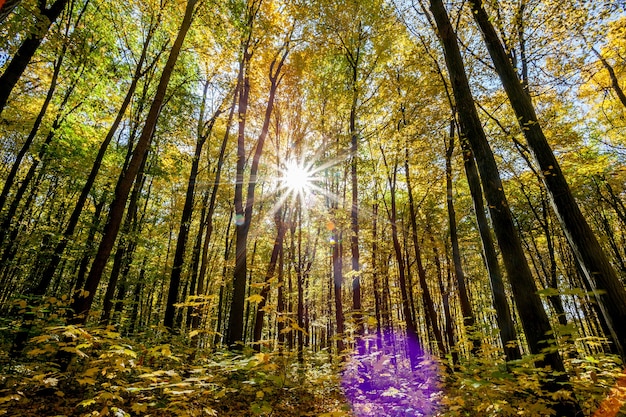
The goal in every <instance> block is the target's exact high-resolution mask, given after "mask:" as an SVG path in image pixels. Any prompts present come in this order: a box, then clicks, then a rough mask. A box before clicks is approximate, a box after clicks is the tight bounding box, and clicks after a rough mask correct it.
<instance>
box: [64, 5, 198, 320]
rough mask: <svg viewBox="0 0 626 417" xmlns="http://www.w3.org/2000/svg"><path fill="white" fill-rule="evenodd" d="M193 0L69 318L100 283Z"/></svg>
mask: <svg viewBox="0 0 626 417" xmlns="http://www.w3.org/2000/svg"><path fill="white" fill-rule="evenodd" d="M197 2H198V0H188V1H187V5H186V8H185V16H184V17H183V21H182V23H181V26H180V28H179V30H178V34H177V35H176V40H175V41H174V45H173V46H172V49H171V51H170V55H169V57H168V59H167V62H166V64H165V68H164V69H163V73H162V74H161V79H160V80H159V85H158V86H157V90H156V94H155V97H154V99H153V101H152V104H151V106H150V110H149V112H148V115H147V117H146V122H145V124H144V127H143V130H142V132H141V135H140V137H139V139H138V141H137V145H136V147H135V150H134V151H133V157H132V158H131V160H130V163H129V164H128V168H127V169H126V171H125V172H124V173H122V175H121V176H120V178H119V180H118V182H117V186H116V188H115V197H114V199H113V202H112V203H111V206H110V208H109V218H108V222H107V226H106V228H105V233H104V236H103V237H102V240H101V241H100V245H99V247H98V252H97V253H96V257H95V259H94V261H93V264H92V266H91V270H90V271H89V275H88V276H87V280H86V282H85V291H83V293H82V294H80V295H78V296H77V297H76V298H75V300H74V302H73V303H72V310H73V317H72V320H71V322H73V323H81V324H82V323H84V322H85V321H86V320H87V314H88V312H89V310H90V309H91V303H92V302H93V299H94V296H95V293H96V290H97V289H98V285H99V284H100V280H101V278H102V274H103V272H104V268H105V266H106V264H107V261H108V259H109V256H110V254H111V250H112V248H113V245H114V243H115V239H116V238H117V234H118V232H119V229H120V224H121V222H122V216H123V214H124V208H125V206H126V200H127V198H128V194H129V192H130V188H131V187H132V184H133V182H134V181H135V178H136V177H137V173H138V172H139V168H140V165H141V161H142V160H143V158H144V155H145V154H146V152H147V151H148V146H149V144H150V142H151V138H152V136H153V134H154V131H155V128H156V124H157V121H158V119H159V115H160V113H161V108H162V105H163V101H164V99H165V93H166V90H167V86H168V84H169V81H170V78H171V76H172V73H173V71H174V66H175V65H176V61H177V60H178V55H179V53H180V50H181V48H182V45H183V41H184V39H185V36H186V35H187V31H188V30H189V27H190V26H191V21H192V18H193V10H194V8H195V5H196V3H197Z"/></svg>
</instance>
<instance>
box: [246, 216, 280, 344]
mask: <svg viewBox="0 0 626 417" xmlns="http://www.w3.org/2000/svg"><path fill="white" fill-rule="evenodd" d="M274 223H276V229H277V231H276V239H275V240H274V247H273V249H272V254H271V255H270V262H269V264H268V266H267V272H266V273H265V281H264V283H263V288H262V289H261V293H260V296H261V297H262V299H261V301H260V302H259V304H258V306H257V310H256V319H255V321H254V334H253V338H252V341H253V342H254V349H255V350H256V351H257V352H259V351H260V350H261V344H260V343H259V341H260V340H261V334H262V332H263V318H264V316H265V305H266V304H267V297H268V296H269V292H270V289H271V287H270V281H271V279H272V278H273V277H274V275H275V273H276V264H277V262H278V257H279V255H280V252H281V250H282V248H283V239H284V237H285V232H286V230H287V228H286V227H285V224H284V219H283V218H282V213H281V211H280V210H277V211H276V213H275V214H274Z"/></svg>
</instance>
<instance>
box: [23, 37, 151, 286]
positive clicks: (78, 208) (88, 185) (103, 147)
mask: <svg viewBox="0 0 626 417" xmlns="http://www.w3.org/2000/svg"><path fill="white" fill-rule="evenodd" d="M153 34H154V28H153V27H151V28H150V30H149V31H148V34H147V36H146V40H145V41H144V44H143V46H142V50H141V55H140V56H139V61H138V63H137V67H136V68H135V72H134V73H133V77H132V79H131V83H130V86H129V88H128V91H127V93H126V96H125V97H124V101H123V102H122V105H121V106H120V109H119V111H118V112H117V116H116V117H115V120H114V121H113V124H112V125H111V127H110V128H109V131H108V132H107V134H106V136H105V137H104V140H103V141H102V143H101V144H100V148H99V149H98V154H97V155H96V159H95V160H94V163H93V165H92V167H91V171H90V172H89V175H88V176H87V181H85V184H84V185H83V188H82V190H81V192H80V195H79V196H78V199H77V200H76V205H75V206H74V210H72V214H71V215H70V219H69V221H68V223H67V226H66V228H65V231H64V232H63V236H62V237H61V240H60V241H59V242H58V243H57V245H56V248H55V249H54V253H53V255H52V258H51V259H50V261H49V262H48V265H47V266H46V269H45V270H44V272H43V273H42V274H41V277H38V282H39V284H38V288H37V290H36V291H37V293H38V294H44V293H45V291H46V289H47V287H48V285H49V282H47V280H49V279H51V278H52V276H54V274H55V272H56V269H57V267H58V265H59V262H60V261H61V257H62V256H63V252H64V251H65V248H66V247H67V244H68V242H69V241H70V239H71V237H72V236H73V235H74V231H75V230H76V226H77V225H78V221H79V219H80V215H81V213H82V212H83V208H84V207H85V203H86V202H87V198H88V197H89V193H90V192H91V189H92V187H93V184H94V183H95V181H96V177H97V175H98V172H99V171H100V167H101V166H102V162H103V160H104V156H105V154H106V151H107V149H108V147H109V144H110V143H111V140H112V139H113V136H115V133H116V132H117V129H118V128H119V125H120V123H121V122H122V120H123V118H124V116H125V115H126V110H127V109H128V106H129V105H130V103H131V100H132V97H133V95H134V94H135V90H136V89H137V84H138V82H139V79H140V78H141V76H142V71H143V64H144V62H145V60H146V57H147V54H148V46H149V45H150V40H151V39H152V35H153ZM155 63H156V60H155V62H153V64H152V65H154V64H155ZM35 278H36V277H33V279H35Z"/></svg>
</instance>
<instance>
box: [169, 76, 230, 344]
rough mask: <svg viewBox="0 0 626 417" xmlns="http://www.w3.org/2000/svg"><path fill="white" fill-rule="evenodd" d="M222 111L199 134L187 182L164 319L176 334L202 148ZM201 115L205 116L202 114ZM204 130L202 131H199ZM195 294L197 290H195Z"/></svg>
mask: <svg viewBox="0 0 626 417" xmlns="http://www.w3.org/2000/svg"><path fill="white" fill-rule="evenodd" d="M208 88H209V83H208V82H206V83H205V85H204V95H203V102H202V109H203V110H204V106H205V101H206V93H207V90H208ZM220 112H221V110H219V109H218V110H217V111H216V112H215V114H214V115H213V116H212V117H211V119H210V120H209V124H208V126H207V128H206V130H205V131H199V132H198V140H197V142H196V150H195V152H194V156H193V160H192V162H191V171H190V173H189V180H188V182H187V192H186V193H185V205H184V206H183V212H182V215H181V218H180V226H179V229H178V239H177V241H176V251H175V252H174V261H173V264H172V274H171V275H170V286H169V290H168V293H167V304H166V306H165V316H164V318H163V324H164V326H165V327H166V328H168V329H169V331H170V332H174V331H175V329H174V315H175V311H176V309H175V307H174V304H176V303H177V302H178V290H179V287H180V277H181V274H182V269H183V263H184V261H185V250H186V246H187V240H188V238H189V228H190V226H191V216H192V214H193V200H194V195H195V190H196V179H197V177H198V169H199V166H200V157H201V156H202V147H203V146H204V143H205V142H206V140H207V138H208V137H209V134H210V133H211V130H212V129H213V125H214V124H215V120H216V119H217V117H218V116H219V114H220ZM201 114H204V112H202V113H201ZM199 130H202V129H199ZM194 292H195V289H194Z"/></svg>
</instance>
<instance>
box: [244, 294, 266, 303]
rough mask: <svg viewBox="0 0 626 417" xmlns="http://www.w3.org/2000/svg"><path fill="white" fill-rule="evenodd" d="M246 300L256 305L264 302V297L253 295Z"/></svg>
mask: <svg viewBox="0 0 626 417" xmlns="http://www.w3.org/2000/svg"><path fill="white" fill-rule="evenodd" d="M246 300H247V301H249V302H251V303H254V304H259V303H260V302H261V301H263V296H262V295H260V294H253V295H251V296H250V297H248V298H246Z"/></svg>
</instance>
